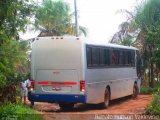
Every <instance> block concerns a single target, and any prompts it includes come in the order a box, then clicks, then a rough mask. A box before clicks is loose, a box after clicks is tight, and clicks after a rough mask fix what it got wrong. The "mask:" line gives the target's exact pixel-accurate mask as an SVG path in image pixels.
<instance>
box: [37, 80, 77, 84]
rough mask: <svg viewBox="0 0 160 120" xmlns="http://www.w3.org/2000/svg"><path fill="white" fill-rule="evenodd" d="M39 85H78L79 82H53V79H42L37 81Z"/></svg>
mask: <svg viewBox="0 0 160 120" xmlns="http://www.w3.org/2000/svg"><path fill="white" fill-rule="evenodd" d="M37 83H38V84H39V85H54V84H62V85H76V84H77V82H52V81H40V82H37Z"/></svg>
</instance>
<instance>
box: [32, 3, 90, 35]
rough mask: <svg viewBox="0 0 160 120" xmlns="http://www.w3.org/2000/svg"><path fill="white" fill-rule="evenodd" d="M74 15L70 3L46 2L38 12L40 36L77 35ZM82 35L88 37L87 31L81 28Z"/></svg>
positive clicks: (36, 26)
mask: <svg viewBox="0 0 160 120" xmlns="http://www.w3.org/2000/svg"><path fill="white" fill-rule="evenodd" d="M72 16H73V15H72V14H70V6H69V4H68V3H66V2H63V1H61V0H59V1H52V0H44V1H43V3H42V5H41V6H39V7H38V8H37V10H36V16H35V18H36V19H35V24H34V25H35V28H36V29H37V30H40V31H41V33H40V35H39V36H50V35H57V36H59V35H65V34H69V35H75V31H76V29H75V24H73V23H72ZM80 34H84V35H85V36H86V35H87V29H86V28H85V27H82V26H80Z"/></svg>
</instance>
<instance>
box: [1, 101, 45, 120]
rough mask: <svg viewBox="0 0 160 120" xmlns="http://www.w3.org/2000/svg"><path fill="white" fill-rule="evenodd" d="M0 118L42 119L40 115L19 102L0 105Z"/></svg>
mask: <svg viewBox="0 0 160 120" xmlns="http://www.w3.org/2000/svg"><path fill="white" fill-rule="evenodd" d="M0 113H1V114H0V118H1V119H3V118H4V119H5V120H6V119H7V118H8V119H11V118H15V119H16V120H42V118H41V116H40V115H39V114H38V113H36V112H35V111H34V110H32V109H30V108H29V107H25V106H23V105H21V104H5V105H1V106H0Z"/></svg>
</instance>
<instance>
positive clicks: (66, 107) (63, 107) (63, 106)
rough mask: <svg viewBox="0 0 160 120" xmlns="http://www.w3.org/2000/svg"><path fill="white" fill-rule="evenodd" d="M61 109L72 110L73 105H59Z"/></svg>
mask: <svg viewBox="0 0 160 120" xmlns="http://www.w3.org/2000/svg"><path fill="white" fill-rule="evenodd" d="M59 106H60V108H61V109H65V110H66V109H73V107H74V103H59Z"/></svg>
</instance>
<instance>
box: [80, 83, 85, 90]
mask: <svg viewBox="0 0 160 120" xmlns="http://www.w3.org/2000/svg"><path fill="white" fill-rule="evenodd" d="M80 91H81V92H84V91H85V81H84V80H80Z"/></svg>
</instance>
